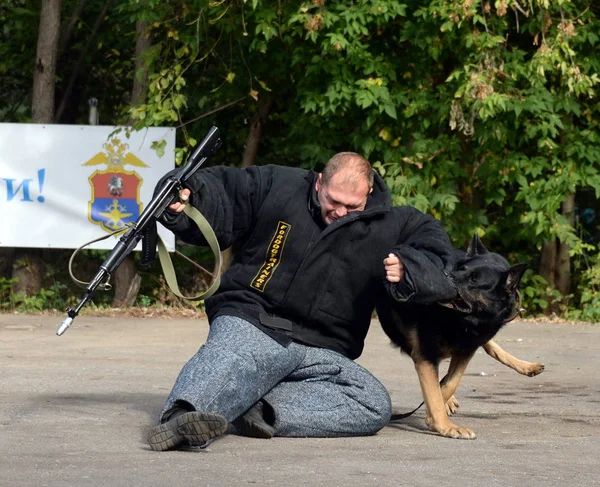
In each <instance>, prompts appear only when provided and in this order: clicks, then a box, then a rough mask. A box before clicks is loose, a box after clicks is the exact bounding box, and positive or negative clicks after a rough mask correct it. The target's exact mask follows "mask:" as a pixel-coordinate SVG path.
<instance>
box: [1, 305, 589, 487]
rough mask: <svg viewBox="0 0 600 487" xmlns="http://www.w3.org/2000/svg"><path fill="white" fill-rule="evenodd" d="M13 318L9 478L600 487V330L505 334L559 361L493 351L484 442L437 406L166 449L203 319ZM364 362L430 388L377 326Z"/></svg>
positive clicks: (5, 335) (519, 348)
mask: <svg viewBox="0 0 600 487" xmlns="http://www.w3.org/2000/svg"><path fill="white" fill-rule="evenodd" d="M60 321H62V317H58V318H56V317H54V318H53V317H39V316H16V315H6V314H5V315H0V451H2V455H0V485H2V486H36V487H40V486H53V487H54V486H61V487H62V486H97V485H102V486H105V485H106V486H127V487H132V486H163V485H177V486H179V485H189V486H203V487H204V486H229V485H235V486H238V485H275V486H280V485H285V486H298V485H307V486H308V485H309V486H321V485H323V486H330V487H337V486H340V487H341V486H363V487H364V486H403V485H407V486H435V487H440V486H447V485H460V486H467V487H468V486H477V487H480V486H482V485H490V484H492V485H496V484H497V485H502V486H503V487H507V486H522V485H526V486H527V487H533V486H544V487H547V486H560V487H564V485H577V486H591V485H600V411H599V410H600V381H599V379H598V375H599V373H600V367H599V366H600V360H599V358H598V357H599V356H600V326H599V325H570V324H550V323H514V322H513V323H510V324H509V325H507V327H506V328H505V329H504V330H503V331H502V332H501V333H500V334H499V335H498V337H497V341H498V342H499V343H500V345H502V346H503V347H504V348H505V349H507V350H508V351H510V352H512V353H514V354H515V355H518V356H519V357H521V358H523V359H526V360H530V361H539V362H543V363H545V365H546V371H545V372H544V373H543V374H541V375H540V376H538V377H534V378H528V377H523V376H519V375H518V374H516V373H515V372H513V371H511V370H509V369H508V368H506V367H504V366H502V365H500V364H498V363H496V362H494V361H493V360H492V359H491V358H490V357H488V356H487V355H486V354H485V353H484V352H483V351H480V352H478V353H477V354H476V356H475V358H474V359H473V361H472V362H471V364H470V366H469V369H468V370H467V374H466V375H465V377H464V379H463V383H462V384H461V387H460V389H459V391H458V394H457V396H458V399H459V401H460V403H461V408H460V410H459V413H458V415H457V416H456V417H455V419H454V421H455V422H456V423H457V424H459V425H465V426H469V427H471V428H473V429H474V430H475V431H476V432H477V433H478V439H477V440H473V441H468V440H451V439H446V438H441V437H439V436H436V435H434V434H431V433H429V432H428V431H427V430H426V428H425V425H424V413H423V412H422V411H419V412H418V413H417V414H415V415H414V416H412V417H411V418H408V419H406V420H404V421H403V422H401V423H399V424H397V425H393V426H389V427H386V428H385V429H384V430H382V431H381V432H380V433H379V434H378V435H376V436H374V437H367V438H346V439H285V438H276V439H272V440H259V439H251V438H242V437H239V436H234V435H229V436H225V437H223V438H221V439H219V440H217V441H216V442H214V443H213V444H212V445H211V446H210V447H209V448H208V449H207V450H205V451H201V452H181V451H178V452H165V453H155V452H152V451H151V450H150V449H149V447H148V446H147V444H146V442H145V437H146V435H147V432H148V429H149V428H150V426H152V425H154V422H155V420H156V418H157V415H158V412H159V410H160V409H161V407H162V405H163V402H164V400H165V398H166V396H167V394H168V392H169V390H170V387H171V385H172V384H173V381H174V379H175V377H176V375H177V373H178V372H179V370H180V368H181V366H182V365H183V364H184V363H185V361H186V360H187V359H188V358H189V357H190V356H191V355H192V354H193V353H194V352H195V351H196V349H197V348H198V346H199V345H200V344H201V343H202V342H203V340H204V339H205V337H206V333H207V324H206V322H205V321H202V320H190V319H151V318H144V319H115V318H98V317H79V318H78V319H77V320H76V322H75V323H74V325H73V326H72V327H71V329H70V330H69V331H67V332H66V333H65V335H63V336H62V337H57V336H56V335H55V331H56V328H57V325H58V324H59V322H60ZM360 362H361V363H362V364H363V365H365V366H366V367H367V368H368V369H369V370H371V371H372V372H373V373H374V374H375V375H376V376H377V377H378V378H380V380H381V381H382V382H383V383H384V384H385V385H386V386H387V387H388V388H389V390H390V393H391V395H392V400H393V403H394V409H395V410H397V411H408V410H410V409H412V408H413V407H415V406H416V405H417V404H419V402H420V400H421V397H420V392H419V388H418V382H417V379H416V374H415V372H414V369H413V366H412V362H411V360H410V359H409V358H408V357H406V356H401V355H400V353H399V352H398V351H397V350H395V349H393V348H392V347H391V346H390V345H389V342H388V340H387V338H386V337H385V336H384V335H383V333H382V332H381V331H380V329H379V326H378V325H377V324H376V323H374V326H373V327H372V331H371V333H370V335H369V337H368V340H367V347H366V351H365V353H364V354H363V356H362V357H361V359H360Z"/></svg>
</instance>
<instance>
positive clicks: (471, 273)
mask: <svg viewBox="0 0 600 487" xmlns="http://www.w3.org/2000/svg"><path fill="white" fill-rule="evenodd" d="M526 268H527V265H526V264H517V265H514V266H512V267H511V266H510V265H509V264H508V262H507V261H506V259H504V258H503V257H502V256H500V255H498V254H495V253H493V252H488V251H487V250H486V249H485V247H484V246H483V244H482V243H481V241H480V240H479V237H478V236H477V235H475V236H474V237H473V239H472V241H471V243H470V245H469V248H468V249H467V252H466V253H464V252H460V258H459V259H458V264H457V266H456V270H454V271H453V272H452V273H451V274H450V278H451V279H452V280H453V282H454V284H455V285H456V289H457V291H458V297H457V298H456V299H454V300H453V301H452V302H451V303H446V304H444V305H440V304H432V305H418V304H401V303H396V302H393V301H392V300H391V299H390V298H384V300H383V301H382V302H380V303H379V304H378V306H377V313H378V316H379V320H380V321H381V324H382V327H383V329H384V331H385V332H386V334H387V335H388V336H389V337H390V339H391V340H392V342H393V343H394V344H395V345H397V346H399V347H400V348H401V350H402V351H403V352H405V353H407V354H408V355H410V357H411V358H412V359H413V361H414V364H415V368H416V370H417V375H418V377H419V382H420V385H421V390H422V392H423V398H424V402H425V406H426V408H427V424H428V425H429V427H430V428H431V430H433V431H435V432H438V433H439V434H440V435H442V436H446V437H450V438H465V439H473V438H475V436H476V435H475V433H474V432H473V431H472V430H471V429H469V428H465V427H460V426H456V425H455V424H454V423H453V422H452V421H450V419H449V417H448V415H449V414H453V413H454V412H456V409H457V408H458V402H457V401H456V399H455V397H454V393H455V391H456V388H457V387H458V384H459V382H460V379H461V377H462V375H463V374H464V372H465V369H466V368H467V365H468V364H469V361H470V360H471V358H472V357H473V355H474V353H475V351H476V350H477V348H479V347H483V348H484V350H485V351H486V352H487V353H488V354H489V355H490V356H491V357H493V358H495V359H496V360H498V361H499V362H501V363H503V364H504V365H507V366H508V367H510V368H512V369H514V370H515V371H517V372H518V373H520V374H523V375H527V376H534V375H537V374H539V373H541V372H542V371H543V370H544V366H543V365H542V364H538V363H531V362H525V361H523V360H519V359H517V358H516V357H513V356H512V355H510V354H509V353H507V352H506V351H504V350H503V349H502V348H501V347H500V346H499V345H497V344H496V343H495V342H494V341H493V340H492V338H493V337H494V336H495V335H496V333H497V332H498V331H499V330H500V328H502V326H504V324H505V323H507V322H508V321H511V320H512V319H514V318H515V317H516V314H517V308H518V306H519V305H518V300H517V289H518V286H519V282H520V280H521V277H522V275H523V272H524V271H525V269H526ZM446 358H450V365H449V367H448V373H447V374H446V377H445V378H444V379H443V381H442V382H441V383H440V381H439V374H438V369H439V363H440V361H441V360H443V359H446Z"/></svg>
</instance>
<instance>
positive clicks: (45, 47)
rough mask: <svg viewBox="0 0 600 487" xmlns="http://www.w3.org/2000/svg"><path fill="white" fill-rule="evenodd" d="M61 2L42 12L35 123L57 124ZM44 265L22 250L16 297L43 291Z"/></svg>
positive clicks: (54, 0)
mask: <svg viewBox="0 0 600 487" xmlns="http://www.w3.org/2000/svg"><path fill="white" fill-rule="evenodd" d="M60 3H61V0H43V1H42V5H41V11H40V25H39V30H38V40H37V52H36V56H35V69H34V72H33V94H32V104H31V121H32V122H33V123H52V122H53V121H54V86H55V81H56V58H57V55H58V38H59V33H60ZM44 267H45V266H44V262H43V260H42V257H41V255H40V252H39V251H37V250H31V249H18V250H17V251H16V252H15V256H14V261H13V270H12V277H13V278H15V279H17V282H15V284H14V285H13V288H12V292H13V293H14V294H24V295H25V296H31V295H33V294H37V293H39V292H40V290H41V289H42V280H43V278H44Z"/></svg>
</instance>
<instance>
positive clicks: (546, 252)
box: [539, 238, 559, 315]
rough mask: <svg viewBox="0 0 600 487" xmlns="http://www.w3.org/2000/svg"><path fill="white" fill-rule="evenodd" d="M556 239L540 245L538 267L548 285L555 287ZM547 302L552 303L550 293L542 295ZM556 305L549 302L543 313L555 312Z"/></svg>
mask: <svg viewBox="0 0 600 487" xmlns="http://www.w3.org/2000/svg"><path fill="white" fill-rule="evenodd" d="M558 243H559V242H558V239H557V238H554V239H552V240H549V241H548V242H545V243H544V245H543V246H542V255H541V257H540V268H539V273H540V276H542V277H543V278H544V279H546V281H547V282H548V286H549V287H551V288H556V287H557V286H556V275H557V272H556V263H557V255H558ZM542 297H543V298H544V299H545V300H546V301H548V303H552V299H553V298H552V296H551V295H550V294H547V295H544V296H542ZM556 311H557V309H556V306H555V305H553V304H550V306H548V307H547V308H546V309H545V310H544V313H545V314H548V315H549V314H552V313H553V312H556Z"/></svg>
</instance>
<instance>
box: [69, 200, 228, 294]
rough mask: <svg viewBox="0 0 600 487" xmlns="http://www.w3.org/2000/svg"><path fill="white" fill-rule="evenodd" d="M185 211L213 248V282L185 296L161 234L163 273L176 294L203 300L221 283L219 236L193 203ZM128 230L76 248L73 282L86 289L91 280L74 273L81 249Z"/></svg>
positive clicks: (104, 286)
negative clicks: (205, 288)
mask: <svg viewBox="0 0 600 487" xmlns="http://www.w3.org/2000/svg"><path fill="white" fill-rule="evenodd" d="M184 212H185V214H186V215H187V216H189V217H190V218H191V219H192V220H193V221H194V222H195V223H196V225H198V228H199V229H200V232H201V233H202V235H203V236H204V238H205V239H206V242H207V243H208V245H209V247H210V249H211V250H212V252H213V254H214V256H215V270H214V272H213V282H212V284H211V285H210V286H209V288H208V289H207V290H206V291H204V292H203V293H200V294H198V295H197V296H184V295H183V294H182V293H181V291H180V290H179V285H178V284H177V276H176V275H175V269H174V268H173V262H172V261H171V256H170V255H169V252H168V251H167V247H166V245H165V243H164V242H163V240H162V238H160V235H159V236H158V242H157V243H158V258H159V260H160V265H161V267H162V270H163V274H164V276H165V280H166V281H167V285H168V286H169V288H170V289H171V292H172V293H173V294H175V296H177V297H179V298H182V299H186V300H188V301H201V300H203V299H206V298H208V297H210V296H212V295H213V294H214V293H215V291H216V290H217V289H218V288H219V285H220V284H221V267H222V264H223V262H222V258H221V249H220V247H219V242H218V241H217V236H216V235H215V232H214V230H213V229H212V227H211V226H210V224H209V223H208V221H207V220H206V218H204V215H202V213H200V212H199V211H198V210H197V209H196V208H194V207H193V206H191V205H186V206H185V209H184ZM126 230H128V228H120V229H119V230H116V231H114V232H112V233H109V234H108V235H104V236H102V237H99V238H96V239H94V240H91V241H89V242H87V243H85V244H83V245H82V246H81V247H79V248H78V249H76V250H75V251H74V252H73V254H72V255H71V258H70V259H69V274H70V275H71V279H72V280H73V282H74V283H75V284H77V285H78V286H79V287H82V288H84V289H87V287H88V285H89V282H85V281H81V280H79V279H77V278H76V277H75V276H74V274H73V260H74V259H75V256H76V255H77V254H78V253H79V251H80V250H82V249H83V248H85V247H87V246H88V245H91V244H93V243H96V242H100V241H102V240H106V239H107V238H110V237H112V236H113V235H116V234H117V233H121V232H124V231H126ZM111 287H112V286H111V285H110V284H109V283H108V281H107V282H105V283H101V284H100V285H99V286H98V289H100V290H103V291H108V290H109V289H110V288H111Z"/></svg>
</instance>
